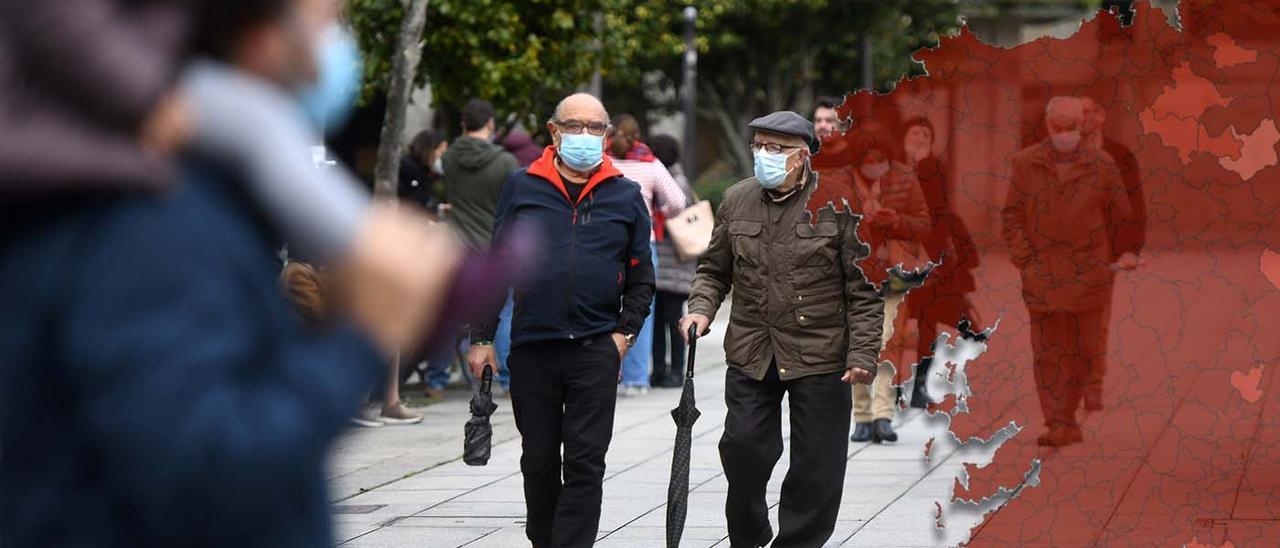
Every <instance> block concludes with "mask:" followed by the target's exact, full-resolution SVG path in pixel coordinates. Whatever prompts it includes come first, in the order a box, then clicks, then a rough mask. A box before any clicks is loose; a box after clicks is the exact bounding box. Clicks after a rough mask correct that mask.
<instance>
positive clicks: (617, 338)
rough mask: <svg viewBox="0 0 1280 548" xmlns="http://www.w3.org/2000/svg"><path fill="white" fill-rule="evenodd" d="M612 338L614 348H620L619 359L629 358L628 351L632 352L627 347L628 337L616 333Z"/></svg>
mask: <svg viewBox="0 0 1280 548" xmlns="http://www.w3.org/2000/svg"><path fill="white" fill-rule="evenodd" d="M612 337H613V344H614V346H617V347H618V359H619V360H621V359H622V358H625V357H627V351H628V350H631V347H629V346H627V336H626V335H623V334H622V333H614V334H613V335H612Z"/></svg>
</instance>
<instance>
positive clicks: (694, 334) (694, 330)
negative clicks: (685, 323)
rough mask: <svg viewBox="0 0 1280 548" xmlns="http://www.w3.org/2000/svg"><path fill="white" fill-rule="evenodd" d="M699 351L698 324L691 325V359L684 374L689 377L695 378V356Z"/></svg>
mask: <svg viewBox="0 0 1280 548" xmlns="http://www.w3.org/2000/svg"><path fill="white" fill-rule="evenodd" d="M697 353H698V324H696V323H695V324H693V325H691V326H689V359H688V365H687V366H686V367H685V373H684V376H685V378H687V379H692V378H693V356H694V354H697Z"/></svg>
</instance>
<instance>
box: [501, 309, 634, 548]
mask: <svg viewBox="0 0 1280 548" xmlns="http://www.w3.org/2000/svg"><path fill="white" fill-rule="evenodd" d="M508 363H509V366H510V367H509V369H510V370H511V407H512V409H513V410H514V412H515V419H516V428H517V429H519V430H520V435H521V436H522V437H523V441H522V447H523V453H522V454H521V456H520V471H521V472H522V473H523V474H524V501H525V508H526V511H527V512H528V524H527V526H526V531H527V534H528V537H529V540H530V541H532V542H533V544H534V546H550V547H556V548H569V547H577V546H591V545H592V544H593V543H594V542H595V539H596V532H597V530H598V529H599V526H600V499H601V496H602V494H603V488H602V483H603V482H604V455H605V452H606V451H607V450H608V449H609V441H610V439H611V438H612V437H613V412H614V404H615V403H616V399H617V384H618V367H619V365H620V362H619V359H618V347H617V345H615V344H614V342H613V339H612V338H610V336H609V335H608V334H601V335H597V336H594V337H589V338H587V339H583V340H577V341H567V340H566V341H544V342H534V343H528V344H524V345H521V346H517V347H515V348H512V349H511V357H510V358H509V362H508ZM562 445H563V450H564V462H563V466H562V463H561V457H560V455H561V446H562Z"/></svg>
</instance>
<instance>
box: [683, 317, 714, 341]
mask: <svg viewBox="0 0 1280 548" xmlns="http://www.w3.org/2000/svg"><path fill="white" fill-rule="evenodd" d="M691 325H696V326H698V336H699V337H701V336H703V335H705V334H706V333H707V326H709V325H711V318H708V317H706V316H704V315H702V314H696V313H695V314H686V315H685V317H683V318H680V336H681V337H684V343H685V344H689V326H691Z"/></svg>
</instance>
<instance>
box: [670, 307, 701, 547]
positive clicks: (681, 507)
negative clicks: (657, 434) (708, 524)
mask: <svg viewBox="0 0 1280 548" xmlns="http://www.w3.org/2000/svg"><path fill="white" fill-rule="evenodd" d="M697 329H698V328H697V326H696V325H695V326H690V327H689V360H688V361H689V363H688V366H687V368H686V370H685V379H684V389H683V390H681V391H680V404H679V405H677V406H676V408H675V409H672V410H671V418H672V419H674V420H675V421H676V445H675V451H674V453H673V454H672V456H671V484H670V485H669V486H668V487H667V548H676V547H677V546H680V537H681V536H683V535H684V522H685V518H687V517H688V514H689V454H690V452H692V450H693V423H694V422H697V420H698V417H699V416H701V415H702V413H701V412H700V411H698V407H697V405H696V403H695V402H694V398H693V356H694V354H697V348H698V344H697V342H698V331H697Z"/></svg>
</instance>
